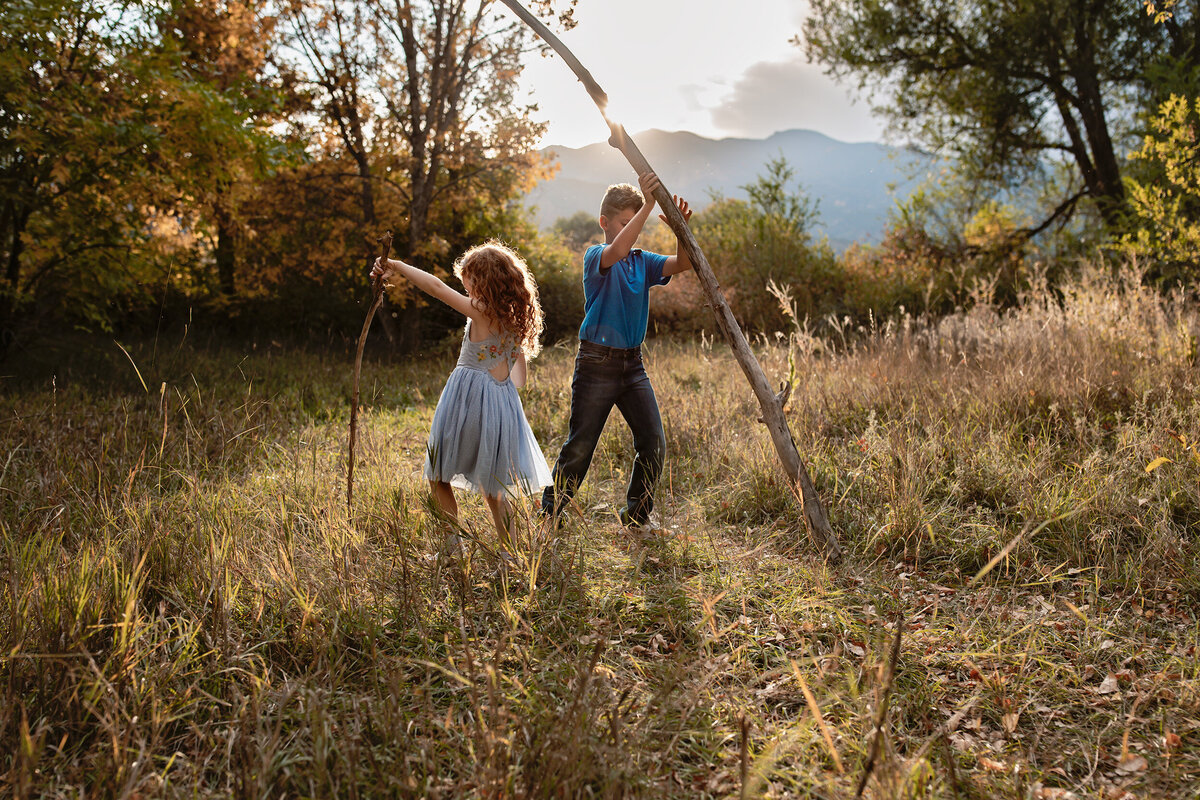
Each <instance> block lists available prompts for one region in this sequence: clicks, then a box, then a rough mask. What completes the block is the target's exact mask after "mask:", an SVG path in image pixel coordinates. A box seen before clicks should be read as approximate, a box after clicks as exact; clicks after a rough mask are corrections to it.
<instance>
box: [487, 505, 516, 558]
mask: <svg viewBox="0 0 1200 800" xmlns="http://www.w3.org/2000/svg"><path fill="white" fill-rule="evenodd" d="M483 499H484V500H486V501H487V506H488V510H489V511H491V512H492V522H494V523H495V524H496V533H497V534H498V535H499V536H500V543H501V544H502V545H504V546H505V547H506V548H508V549H509V550H511V549H512V546H513V543H512V537H511V536H510V535H509V523H510V522H511V521H512V506H510V505H509V504H508V498H506V497H505V496H504V495H495V496H493V495H490V494H485V495H484V496H483Z"/></svg>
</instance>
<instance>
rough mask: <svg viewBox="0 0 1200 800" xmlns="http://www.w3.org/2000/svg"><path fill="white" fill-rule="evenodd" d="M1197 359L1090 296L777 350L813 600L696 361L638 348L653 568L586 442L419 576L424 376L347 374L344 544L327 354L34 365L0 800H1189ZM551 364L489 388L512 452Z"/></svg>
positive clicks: (748, 435) (1, 619) (3, 519)
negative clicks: (825, 536) (351, 436)
mask: <svg viewBox="0 0 1200 800" xmlns="http://www.w3.org/2000/svg"><path fill="white" fill-rule="evenodd" d="M1197 335H1198V329H1197V318H1196V315H1195V312H1194V311H1193V310H1191V309H1190V308H1189V307H1188V306H1187V305H1185V304H1184V303H1182V302H1178V301H1170V300H1163V299H1161V298H1159V297H1156V296H1154V295H1152V294H1149V293H1146V292H1144V291H1142V290H1141V289H1139V288H1137V286H1136V284H1135V283H1134V282H1131V281H1130V280H1128V279H1125V280H1124V281H1121V280H1118V281H1113V280H1109V279H1105V278H1102V277H1100V276H1098V275H1092V276H1090V277H1086V278H1084V279H1082V280H1081V281H1080V282H1079V283H1078V285H1077V286H1076V287H1075V288H1074V289H1072V290H1071V291H1069V292H1068V293H1067V294H1066V296H1065V297H1063V298H1062V302H1061V303H1051V302H1046V301H1042V300H1039V299H1033V298H1031V299H1029V300H1028V301H1027V302H1026V303H1025V305H1024V306H1023V307H1022V308H1021V309H1019V310H1017V311H1015V312H1011V313H1008V314H1000V313H998V312H997V311H995V310H994V309H991V308H988V307H986V306H978V307H976V308H975V309H974V310H972V311H971V312H968V313H963V314H960V315H956V316H954V317H951V318H948V319H945V320H942V321H941V322H939V323H938V324H937V325H936V326H929V325H924V324H922V323H921V322H920V321H916V320H901V321H900V322H898V323H895V324H890V325H886V326H882V327H880V328H878V329H875V330H865V331H855V332H850V331H847V332H846V337H845V339H844V340H843V339H841V338H835V340H834V341H832V342H831V341H825V342H818V341H816V340H813V339H810V338H807V337H805V336H803V335H802V334H796V335H793V336H792V337H790V340H789V341H790V344H791V351H792V354H793V357H794V364H795V366H796V370H797V377H798V381H799V382H798V385H797V389H796V392H795V394H794V395H793V400H792V405H791V408H790V414H791V419H792V424H793V430H794V433H795V435H796V438H797V441H798V443H799V445H800V450H801V452H802V453H804V454H805V456H806V458H807V459H808V460H809V464H810V468H811V470H812V472H813V475H814V479H815V480H816V482H817V484H818V486H819V487H820V488H821V490H822V492H823V493H824V495H825V497H826V498H827V499H828V501H829V505H830V509H831V516H832V519H833V521H834V524H835V527H836V528H837V530H838V532H839V534H840V535H841V537H842V540H843V544H844V545H845V546H846V547H847V548H848V550H849V551H850V553H851V557H850V558H848V559H847V562H846V563H845V564H844V565H841V566H839V567H836V568H827V567H826V566H824V565H823V564H821V563H820V562H819V561H818V560H816V559H815V558H814V557H813V556H812V553H813V549H812V548H811V547H810V546H809V545H808V543H807V542H806V541H805V536H804V533H803V530H802V528H801V527H800V522H799V516H798V514H797V513H796V510H795V507H794V505H793V501H792V500H791V498H790V497H789V495H788V492H787V490H786V488H785V487H784V486H783V485H782V483H781V481H780V478H779V473H778V472H777V470H776V468H775V463H774V457H773V455H772V453H771V452H770V451H769V442H768V441H767V438H766V437H765V435H764V432H763V431H762V430H761V427H760V426H758V425H757V423H755V422H754V420H755V418H756V417H757V409H756V407H755V406H754V404H753V401H752V400H751V399H750V396H749V393H748V391H747V390H746V388H745V385H744V381H743V380H742V379H741V377H740V375H738V374H737V368H736V365H735V364H734V362H733V360H732V358H731V357H730V356H729V355H728V354H727V353H726V352H725V350H724V348H723V347H722V346H720V345H717V346H712V347H710V346H705V345H700V344H674V343H669V342H654V343H651V344H650V345H649V346H648V347H647V352H648V360H649V364H650V370H651V373H652V376H653V378H654V380H655V383H656V387H657V390H658V393H659V398H660V403H661V405H662V407H663V410H664V416H665V420H666V427H667V435H668V447H669V451H670V455H669V459H668V468H667V472H666V474H665V476H664V482H663V488H662V490H661V492H660V497H661V501H660V512H661V514H662V516H663V521H664V523H665V525H666V529H667V532H668V535H667V536H665V537H662V538H661V539H659V540H654V541H651V542H638V541H634V540H632V539H631V538H630V537H629V536H628V535H627V534H626V533H624V532H623V531H622V530H621V529H620V528H619V526H618V525H617V522H616V520H615V517H614V513H613V510H614V509H615V508H616V507H618V506H619V505H620V499H621V495H622V493H623V488H622V487H623V483H624V480H625V479H626V477H627V470H628V468H629V465H628V461H627V456H628V450H629V444H628V441H627V437H628V433H627V432H626V431H625V430H624V429H623V428H622V427H621V426H620V425H613V426H611V428H612V429H611V430H610V432H609V433H608V434H606V436H605V438H604V440H603V441H602V444H601V447H600V448H599V450H598V453H597V458H596V462H595V464H594V466H593V471H592V473H591V475H590V476H589V481H588V483H587V485H586V486H585V490H584V491H583V492H582V493H581V496H580V497H579V504H578V514H574V515H572V516H571V518H570V519H569V521H568V523H567V524H566V526H565V528H564V529H563V530H562V531H561V533H559V534H558V535H555V536H549V535H547V534H545V533H542V532H538V531H537V530H536V529H535V528H527V529H526V531H525V533H524V534H523V540H524V542H525V544H524V549H525V553H526V555H525V557H524V559H523V562H522V563H521V565H520V566H519V567H518V568H516V569H510V570H500V569H498V565H497V563H496V560H495V558H494V555H493V550H492V547H493V545H494V542H493V535H492V533H491V531H490V526H489V525H488V524H487V514H486V511H485V510H484V509H483V508H482V506H481V505H480V504H479V503H478V502H477V501H475V500H471V501H469V502H467V503H466V504H465V508H466V512H465V514H466V518H467V519H468V525H467V528H468V530H467V534H468V536H467V537H466V539H465V543H466V546H465V547H464V549H463V550H462V551H461V552H460V553H457V554H455V555H453V557H451V556H450V555H447V554H444V553H442V550H443V539H444V536H445V534H446V531H445V530H444V529H443V528H441V527H439V526H438V524H437V523H436V522H435V521H434V519H433V517H432V516H431V514H430V512H429V509H428V507H427V504H426V500H425V498H424V494H425V493H424V487H423V484H422V481H421V480H420V477H419V470H420V463H421V458H422V454H423V448H424V435H425V432H426V430H427V425H428V421H429V418H430V416H431V414H432V409H433V404H434V402H435V401H436V398H437V393H438V391H439V390H440V387H441V383H442V381H443V380H444V377H445V371H446V370H447V369H448V368H449V364H450V360H449V359H448V358H443V359H438V360H435V361H434V362H430V361H423V362H420V363H403V364H384V363H368V365H367V366H366V367H365V368H364V390H363V397H364V406H365V410H364V413H363V415H362V418H361V420H360V435H361V439H360V442H361V444H360V447H361V448H362V449H361V450H360V453H359V462H358V467H357V469H356V475H357V478H358V480H357V482H356V491H355V497H356V508H355V510H354V514H353V516H347V513H346V509H345V495H344V492H345V475H344V460H345V454H344V447H345V437H346V420H347V414H348V406H349V392H350V387H349V380H350V375H349V372H350V370H349V368H348V363H349V362H348V361H347V360H346V359H345V358H340V357H339V358H334V357H331V356H325V355H320V354H316V355H314V354H304V353H293V352H283V351H282V349H280V348H264V349H263V350H260V351H255V352H251V353H249V354H239V355H233V354H232V353H231V352H230V351H229V350H216V351H205V350H195V349H192V348H190V347H188V346H186V345H184V346H173V347H172V348H166V347H164V346H162V345H161V344H160V345H159V347H158V348H157V349H156V348H155V347H154V345H153V344H147V345H145V346H142V347H131V348H129V355H130V358H126V356H125V355H124V354H122V353H121V352H120V351H119V350H118V349H117V348H116V347H115V346H113V345H111V344H104V345H99V346H98V349H97V350H96V351H95V352H94V353H91V354H89V353H88V352H86V351H85V352H79V351H75V352H71V353H66V352H59V353H54V354H51V356H46V354H44V353H43V354H40V355H39V358H40V359H41V361H42V362H43V363H45V362H46V360H47V358H52V359H53V361H52V362H51V363H54V364H55V367H54V371H55V373H56V376H57V377H56V379H55V382H54V383H53V384H52V383H51V382H50V380H49V379H48V378H44V377H39V376H45V370H44V367H42V368H41V370H40V371H39V369H38V368H34V367H31V368H29V369H28V370H25V372H26V373H27V374H28V375H29V376H30V377H27V378H23V379H20V380H18V379H14V378H9V379H6V382H7V383H8V387H7V391H6V394H5V396H4V399H3V406H4V407H3V410H2V413H0V460H2V461H3V468H2V471H0V525H2V526H3V529H2V534H0V547H2V548H3V552H2V555H0V558H2V559H3V564H4V568H3V571H2V573H0V574H3V575H4V578H5V579H4V581H3V586H2V587H0V637H2V639H0V645H2V646H3V653H4V655H3V656H2V658H3V664H4V672H3V674H4V681H5V686H4V693H5V697H4V701H3V702H2V703H0V753H4V754H5V755H4V756H3V757H2V758H0V771H3V773H4V780H5V781H6V783H7V791H8V793H9V794H12V795H14V796H18V797H28V796H52V797H53V796H64V797H65V796H70V797H75V796H83V795H85V794H86V795H93V796H94V795H100V796H114V797H116V796H119V797H133V796H138V797H148V796H155V797H157V796H189V797H210V796H227V795H237V796H255V797H274V796H321V797H324V796H339V797H359V796H362V797H367V796H399V797H425V796H429V797H464V796H466V797H471V796H480V797H576V796H603V797H642V796H659V797H661V796H670V797H681V798H682V797H689V798H691V797H728V796H737V795H741V796H745V797H759V796H764V797H787V796H790V797H809V796H815V797H851V796H853V795H854V794H855V792H856V790H857V789H858V788H859V785H860V783H861V782H862V777H863V775H864V771H865V765H866V764H867V763H868V760H869V754H870V753H871V751H872V749H873V748H875V750H876V754H875V758H874V759H873V760H872V761H871V767H872V768H871V774H870V775H869V777H868V779H867V780H866V782H865V785H864V796H867V797H880V798H883V797H887V798H891V797H914V798H915V797H926V798H933V797H942V798H959V797H961V798H966V797H1012V798H1026V797H1035V798H1055V797H1057V798H1066V797H1071V796H1075V797H1105V798H1108V797H1113V798H1116V797H1122V796H1125V795H1126V793H1128V795H1129V796H1133V797H1151V796H1152V797H1178V796H1185V795H1193V794H1195V793H1196V792H1197V791H1200V779H1197V778H1196V776H1197V775H1200V674H1198V670H1197V659H1196V656H1195V649H1196V646H1197V644H1198V643H1200V642H1198V639H1200V625H1198V623H1197V616H1196V611H1195V608H1196V599H1197V596H1198V592H1197V587H1198V586H1200V580H1198V578H1200V567H1198V565H1197V555H1196V548H1195V539H1194V537H1195V534H1196V531H1197V529H1200V455H1198V454H1197V444H1196V442H1197V439H1198V438H1200V398H1198V396H1197V388H1196V384H1195V377H1194V376H1195V366H1196V353H1195V341H1196V336H1197ZM788 350H789V348H787V347H783V346H781V344H779V343H776V344H772V345H770V346H767V345H765V344H764V346H763V347H762V348H761V357H762V359H763V362H764V365H765V366H766V368H767V369H768V372H769V373H771V374H773V375H778V376H784V375H786V374H787V371H788ZM131 361H132V363H131ZM134 364H136V365H137V369H138V370H139V371H140V372H137V373H135V370H134V366H133V365H134ZM570 366H571V365H570V353H569V352H568V351H566V350H565V349H559V348H551V349H549V351H548V352H547V353H546V354H545V355H544V356H543V358H542V359H541V360H539V362H537V364H536V365H535V374H534V379H533V385H531V386H530V387H529V388H528V389H527V390H526V391H525V393H524V400H525V403H526V408H527V411H528V414H529V417H530V420H531V423H532V424H533V426H534V429H535V432H536V433H537V434H538V437H539V439H540V441H541V442H542V444H543V445H544V447H545V448H546V451H547V453H549V454H552V453H553V452H555V450H556V448H557V446H558V445H559V444H560V443H561V441H562V436H563V434H564V433H565V418H566V413H567V404H568V395H567V391H568V388H567V387H568V381H569V371H570ZM139 376H140V377H139ZM142 381H144V382H145V386H146V387H148V388H143V384H142ZM160 390H161V391H160ZM1160 459H1168V460H1166V461H1162V460H1160ZM1148 467H1151V468H1150V469H1149V470H1148ZM1006 545H1011V548H1009V549H1007V550H1006V549H1005V548H1006ZM989 564H991V568H990V570H989V571H987V572H986V574H984V575H983V576H982V577H980V578H979V579H978V580H975V578H976V575H977V573H979V572H980V571H981V570H983V569H984V568H985V567H986V566H987V565H989ZM897 636H899V650H898V651H897V652H898V656H897V657H896V658H895V659H894V660H893V659H892V658H891V657H890V655H889V653H890V650H891V648H892V647H893V645H894V644H895V642H896V637H897ZM885 705H886V713H884V706H885ZM881 721H882V724H879V723H880V722H881Z"/></svg>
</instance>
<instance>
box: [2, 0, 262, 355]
mask: <svg viewBox="0 0 1200 800" xmlns="http://www.w3.org/2000/svg"><path fill="white" fill-rule="evenodd" d="M172 11H173V7H172V6H170V5H160V4H157V3H154V2H151V1H150V0H143V1H142V2H129V3H124V4H121V5H113V4H111V3H99V2H92V1H91V0H53V1H52V2H39V3H6V4H4V5H3V6H0V131H2V132H3V136H2V139H0V186H2V187H3V200H2V201H0V202H2V203H3V206H2V207H0V231H2V233H0V255H2V257H3V259H4V264H5V268H4V280H3V284H2V286H0V327H3V328H4V330H5V332H6V334H7V335H9V336H11V335H13V334H14V333H15V332H16V330H17V328H18V327H19V326H22V325H27V324H32V322H34V321H36V320H37V319H40V318H43V317H46V316H49V315H54V314H59V313H61V312H65V313H67V314H69V315H70V316H71V318H73V319H75V320H77V321H79V322H82V323H83V324H85V325H89V326H104V325H108V324H110V323H111V322H112V321H113V320H114V319H116V318H117V317H119V316H120V315H121V314H122V313H125V312H126V311H127V310H129V309H132V308H136V307H137V306H139V304H142V303H145V302H147V301H148V300H149V298H150V296H151V294H152V293H153V292H155V291H158V290H159V289H158V287H162V286H164V284H165V283H166V282H168V281H170V280H172V279H173V278H176V277H179V272H178V266H179V263H180V262H181V261H182V260H186V259H187V258H193V259H194V258H195V257H196V254H197V253H198V252H199V251H200V250H201V249H202V243H200V242H199V241H198V237H197V232H196V221H197V217H196V209H195V202H196V200H195V199H196V198H197V197H198V196H200V195H202V194H204V193H206V192H209V191H210V189H208V188H206V187H211V185H212V183H213V178H214V175H217V174H218V172H217V169H218V168H217V167H216V166H215V165H216V164H219V163H220V162H222V161H223V160H225V159H227V158H228V156H229V154H230V153H232V152H237V151H239V150H243V149H245V147H244V146H245V142H246V137H247V136H250V135H252V133H253V131H252V130H250V129H249V128H248V127H247V125H246V123H245V119H246V117H245V114H244V112H243V109H241V108H240V107H239V105H238V103H237V98H238V97H240V96H241V95H240V93H238V92H233V91H231V92H224V93H223V92H220V91H218V90H217V89H216V88H214V85H213V84H212V83H211V81H210V80H209V76H205V75H203V74H199V73H197V72H196V71H194V70H189V69H188V68H187V67H186V64H185V59H183V58H182V56H181V53H180V51H179V49H178V48H177V47H176V46H174V45H175V44H176V43H174V42H172V41H170V40H169V39H167V38H164V37H163V36H162V30H161V28H160V27H159V24H160V22H161V21H162V20H164V19H165V18H167V17H169V16H170V14H171V12H172Z"/></svg>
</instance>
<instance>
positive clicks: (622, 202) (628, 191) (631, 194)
mask: <svg viewBox="0 0 1200 800" xmlns="http://www.w3.org/2000/svg"><path fill="white" fill-rule="evenodd" d="M645 202H646V198H644V197H642V193H641V191H639V190H638V188H637V187H636V186H633V185H632V184H628V183H614V184H613V185H612V186H610V187H608V191H606V192H605V193H604V200H603V201H601V203H600V216H602V217H611V216H612V215H613V214H616V213H617V212H618V211H624V210H625V209H627V208H632V209H633V210H634V211H637V210H638V209H639V208H641V207H642V204H643V203H645Z"/></svg>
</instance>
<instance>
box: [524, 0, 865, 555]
mask: <svg viewBox="0 0 1200 800" xmlns="http://www.w3.org/2000/svg"><path fill="white" fill-rule="evenodd" d="M502 2H503V3H504V4H505V5H506V6H508V7H509V8H510V9H512V11H513V13H515V14H516V15H517V16H518V17H520V18H521V19H522V20H523V21H524V22H525V23H526V24H527V25H529V26H530V27H531V28H533V29H534V31H536V32H537V34H538V35H539V36H541V38H542V39H543V40H545V41H546V42H547V43H548V44H549V45H550V46H551V47H553V48H554V50H555V51H556V52H558V54H559V55H560V56H561V57H562V58H563V60H564V61H566V62H567V65H568V66H569V67H570V68H571V70H572V71H573V72H574V73H575V74H576V76H577V77H578V78H579V80H580V81H581V82H582V83H583V85H584V88H586V89H587V92H588V94H590V95H591V97H592V99H593V100H594V101H595V103H596V105H597V106H598V107H599V108H600V113H601V114H604V111H605V108H606V107H607V105H608V95H606V94H605V92H604V90H602V89H601V88H600V86H599V84H597V83H596V81H595V80H594V79H593V78H592V76H591V74H590V73H589V72H588V71H587V70H585V69H584V68H583V65H582V64H580V63H579V60H578V59H576V58H575V56H574V54H572V53H571V51H570V50H568V49H567V48H566V46H565V45H563V43H562V42H561V41H559V39H558V37H557V36H555V35H554V34H553V33H552V32H551V31H550V30H549V29H548V28H547V27H546V26H545V25H544V24H542V22H541V20H539V19H538V18H537V17H535V16H534V15H532V14H530V13H529V12H528V11H527V10H526V9H525V8H523V7H522V6H521V5H520V3H518V2H516V0H502ZM605 121H606V122H608V124H609V128H610V130H611V131H612V136H611V138H610V139H609V144H611V145H613V146H614V147H616V148H618V149H619V150H620V151H621V153H622V154H624V156H625V158H626V159H627V160H628V161H629V164H630V165H631V166H632V167H633V169H634V171H635V172H636V173H637V174H638V175H642V174H645V173H647V172H651V171H652V170H651V168H650V164H649V162H647V161H646V158H645V156H643V155H642V153H641V151H640V150H639V149H638V148H637V145H635V144H634V143H633V140H632V139H630V138H629V137H628V135H626V133H625V129H624V128H622V127H621V126H620V125H618V124H616V123H613V122H611V121H609V120H608V117H607V115H605ZM654 199H655V200H656V201H657V202H658V204H659V207H660V208H662V210H663V212H664V213H665V215H666V218H667V223H668V224H669V225H670V226H671V230H672V231H673V232H674V233H675V235H676V236H677V237H678V239H679V245H680V247H682V248H683V249H684V251H685V252H686V253H687V256H688V258H689V259H690V260H691V262H692V266H693V268H694V269H695V271H696V275H697V277H698V278H699V279H700V285H701V287H702V288H703V289H704V293H705V295H706V296H707V298H708V302H709V304H710V305H711V306H712V309H713V313H714V314H715V315H716V318H717V325H718V327H720V329H721V333H722V334H724V336H725V340H726V341H727V342H728V343H729V346H730V349H732V350H733V355H734V357H735V358H736V359H737V361H738V364H739V365H740V366H741V368H742V372H743V373H745V375H746V379H747V380H748V381H749V382H750V387H751V389H753V390H754V395H755V397H756V398H757V399H758V404H759V405H760V406H761V407H762V415H763V421H764V422H765V423H766V425H767V430H768V431H770V433H771V441H772V443H773V444H774V445H775V452H776V453H777V454H778V456H779V460H780V462H781V463H782V465H783V469H784V472H785V473H787V476H788V479H789V480H790V481H791V482H792V486H793V488H794V490H795V491H796V494H797V497H798V498H799V500H800V506H801V509H802V510H803V512H804V520H805V522H806V523H807V526H808V530H809V533H810V534H812V535H813V537H814V538H816V539H817V540H818V542H819V544H820V545H821V546H822V547H823V548H824V550H825V555H826V558H828V559H829V560H830V561H839V560H841V557H842V551H841V547H840V546H839V545H838V541H837V537H836V536H835V534H834V532H833V528H832V527H831V526H830V524H829V517H828V516H827V515H826V513H825V507H824V505H823V504H822V503H821V498H820V496H819V495H818V494H817V491H816V489H815V488H814V487H813V484H812V480H811V478H810V477H809V475H808V470H807V469H806V468H805V466H804V463H803V461H802V460H801V459H800V453H799V451H798V450H797V449H796V442H795V440H794V439H792V434H791V431H790V430H789V428H788V424H787V417H785V416H784V413H783V405H782V403H781V402H780V400H779V398H778V397H776V396H775V393H774V391H772V389H771V385H770V383H768V382H767V377H766V375H765V374H764V373H763V371H762V366H761V365H760V364H759V363H758V359H756V358H755V357H754V353H753V351H751V350H750V345H749V343H748V342H747V341H746V335H745V334H744V333H743V332H742V329H741V327H740V326H739V325H738V323H737V320H736V319H734V316H733V312H732V311H731V310H730V308H729V303H727V302H726V301H725V296H724V294H722V292H721V287H720V284H719V283H717V278H716V276H715V275H714V274H713V271H712V267H710V266H709V264H708V259H707V258H705V256H704V253H703V252H702V251H701V250H700V245H699V244H698V243H697V242H696V237H695V236H693V235H692V231H691V229H690V228H689V227H688V225H687V222H686V221H685V220H684V218H683V215H682V214H681V213H680V212H679V209H678V208H677V207H676V206H675V203H674V202H673V201H672V199H671V193H670V192H669V191H667V189H666V187H665V186H663V184H662V183H661V181H660V183H659V186H658V189H657V190H656V191H655V193H654Z"/></svg>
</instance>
